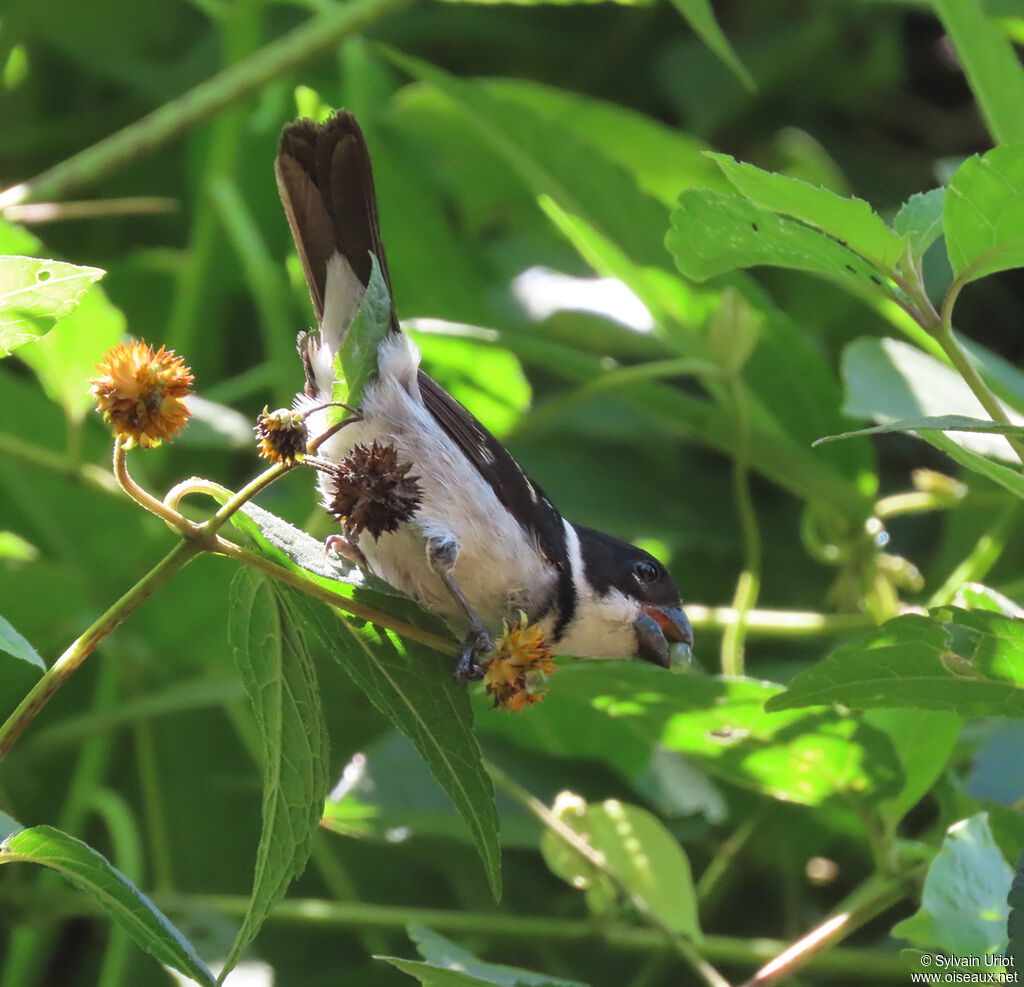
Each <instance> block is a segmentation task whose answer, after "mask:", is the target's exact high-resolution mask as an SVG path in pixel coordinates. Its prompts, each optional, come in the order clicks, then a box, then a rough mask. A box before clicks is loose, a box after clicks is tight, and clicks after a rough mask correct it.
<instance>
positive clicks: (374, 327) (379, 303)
mask: <svg viewBox="0 0 1024 987" xmlns="http://www.w3.org/2000/svg"><path fill="white" fill-rule="evenodd" d="M370 261H371V268H370V283H369V284H368V285H367V286H366V294H365V295H363V301H362V304H361V305H360V306H359V311H358V313H356V317H355V319H354V320H353V322H352V325H351V326H349V328H348V332H347V333H346V335H345V340H344V342H343V343H342V344H341V349H340V350H339V351H338V352H337V353H336V354H335V356H334V371H335V374H336V376H337V378H338V383H336V384H335V387H334V394H333V395H332V400H334V401H344V402H346V403H348V404H350V405H352V406H353V407H357V406H358V405H359V402H360V401H361V400H362V397H363V388H364V387H366V385H367V384H368V383H369V382H370V380H372V379H373V377H375V376H376V374H377V350H378V348H379V347H380V343H381V340H382V339H383V338H384V337H385V336H386V335H387V334H388V332H389V331H390V329H391V296H390V295H389V294H388V286H387V284H386V283H385V281H384V275H383V274H382V273H381V269H380V264H379V263H378V260H377V258H376V257H374V256H373V255H372V254H371V255H370ZM346 414H347V412H346V411H345V410H344V409H342V408H337V409H333V411H332V414H331V415H330V416H329V418H331V419H333V420H340V419H341V418H343V417H344V416H345V415H346Z"/></svg>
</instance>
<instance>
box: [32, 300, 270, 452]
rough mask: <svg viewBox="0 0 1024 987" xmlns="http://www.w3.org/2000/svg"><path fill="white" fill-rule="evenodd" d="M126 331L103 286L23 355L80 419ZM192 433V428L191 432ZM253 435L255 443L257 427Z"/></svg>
mask: <svg viewBox="0 0 1024 987" xmlns="http://www.w3.org/2000/svg"><path fill="white" fill-rule="evenodd" d="M126 331H127V322H126V320H125V317H124V314H123V313H122V312H121V310H120V309H119V308H117V307H116V306H114V305H112V304H111V302H110V299H109V298H107V295H106V292H104V290H103V288H102V286H100V287H96V288H93V289H92V291H90V292H89V293H88V294H87V295H85V297H84V298H83V299H82V301H81V304H79V306H78V307H77V308H76V309H75V310H74V311H73V312H72V313H71V314H70V315H69V316H68V317H67V318H66V319H62V320H61V322H60V324H59V325H58V326H57V327H56V328H55V329H54V330H53V331H52V332H49V333H47V334H46V335H45V336H41V337H40V338H39V339H37V340H35V342H33V343H32V345H31V346H25V347H23V348H22V349H21V350H19V352H18V356H19V357H20V358H21V359H22V360H23V361H24V362H25V363H27V364H28V365H29V366H30V367H31V368H32V369H33V370H34V371H35V374H36V376H37V377H38V378H39V382H40V383H41V384H42V385H43V390H44V391H45V392H46V395H47V397H49V398H50V399H51V400H53V401H56V402H57V403H58V404H59V405H60V406H61V407H62V408H63V409H64V411H65V413H66V414H67V416H68V418H69V419H70V420H71V421H73V422H80V421H81V420H82V419H83V418H84V417H85V414H86V412H87V411H89V409H90V408H91V407H92V405H93V398H92V395H91V394H90V393H89V378H90V377H94V376H95V374H96V364H97V363H98V362H99V361H100V359H102V357H103V355H104V353H106V352H107V350H109V349H111V348H112V347H113V346H115V345H116V344H117V343H118V342H120V340H121V338H122V337H123V336H124V334H125V332H126ZM190 432H191V429H188V430H186V432H185V434H186V435H187V434H189V433H190ZM249 440H250V443H251V441H252V430H251V429H250V430H249Z"/></svg>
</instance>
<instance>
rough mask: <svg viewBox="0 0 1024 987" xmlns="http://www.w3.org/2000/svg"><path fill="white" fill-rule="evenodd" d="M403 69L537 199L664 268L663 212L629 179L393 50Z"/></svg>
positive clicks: (588, 150)
mask: <svg viewBox="0 0 1024 987" xmlns="http://www.w3.org/2000/svg"><path fill="white" fill-rule="evenodd" d="M383 51H384V53H385V54H386V55H387V57H388V58H390V59H391V61H393V62H394V63H395V64H396V65H398V66H399V68H401V69H403V70H404V71H406V72H408V73H409V74H410V75H412V76H414V77H415V78H417V79H420V80H421V81H423V82H426V83H429V84H430V85H431V86H434V87H435V88H436V89H438V90H439V91H440V92H443V93H444V94H445V95H446V96H447V97H448V98H449V99H451V100H452V101H453V102H454V103H455V104H456V105H457V106H458V107H459V109H460V110H461V111H462V112H463V113H464V114H465V117H466V119H467V120H468V121H469V122H470V123H472V125H473V126H474V128H475V129H476V130H477V132H478V133H479V134H480V136H481V137H482V138H483V140H484V141H485V142H486V143H487V144H488V145H489V146H490V147H491V148H492V149H493V150H494V151H496V152H497V153H498V154H499V155H500V156H501V157H502V158H504V159H505V160H506V161H507V162H508V163H509V164H510V165H511V166H512V167H513V168H514V169H515V170H516V172H518V174H519V175H520V177H521V178H522V179H523V181H524V182H525V183H526V184H527V185H528V186H529V188H530V189H531V191H532V192H533V193H534V195H548V196H550V197H551V198H552V199H553V200H554V201H555V202H557V203H558V204H559V206H560V207H561V208H562V209H564V210H566V211H567V212H569V213H572V214H573V215H575V216H579V217H580V218H582V219H583V220H585V221H586V222H587V223H589V224H590V225H591V226H592V227H593V228H594V229H595V230H597V231H598V232H599V233H600V234H601V235H602V236H604V237H605V238H606V239H608V240H610V241H611V242H612V243H614V244H616V246H617V247H618V249H619V250H622V251H623V252H624V253H625V254H626V255H627V256H628V257H629V258H630V259H631V260H632V261H633V262H634V263H637V264H649V265H652V266H658V265H661V264H663V263H664V251H663V249H662V245H661V239H662V236H663V232H664V229H665V211H664V209H663V207H662V206H661V204H660V203H658V202H655V201H654V200H653V199H651V198H650V197H649V196H647V195H644V194H643V193H642V192H641V191H640V190H639V189H638V188H637V186H636V183H635V182H634V181H633V179H632V177H631V176H630V175H628V174H627V173H626V172H625V171H624V170H623V169H622V168H620V167H619V166H618V165H616V164H613V162H612V161H610V160H608V159H607V158H605V157H604V155H603V154H601V152H600V151H599V150H598V149H597V148H596V147H594V146H593V145H590V144H587V143H586V142H585V141H582V140H579V139H578V138H577V137H576V136H575V135H574V134H573V133H572V132H571V131H570V130H568V129H567V128H566V127H564V126H562V125H560V124H559V123H558V122H557V121H554V120H549V119H546V118H545V117H544V116H543V115H541V114H540V113H539V112H534V111H532V110H530V109H529V108H528V107H526V106H525V105H523V104H522V103H516V102H513V101H511V100H507V99H504V98H502V97H501V96H500V95H497V94H496V93H495V92H492V91H490V90H489V89H488V86H487V84H486V83H484V82H481V81H479V80H474V79H459V78H457V77H455V76H453V75H449V74H448V73H446V72H444V71H442V70H441V69H439V68H437V67H435V66H433V65H430V64H428V63H427V62H423V61H420V60H419V59H416V58H411V57H409V56H408V55H404V54H402V53H400V52H398V51H395V50H393V49H387V48H385V49H383Z"/></svg>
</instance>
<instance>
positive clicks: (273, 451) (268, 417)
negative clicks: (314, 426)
mask: <svg viewBox="0 0 1024 987" xmlns="http://www.w3.org/2000/svg"><path fill="white" fill-rule="evenodd" d="M253 431H254V432H255V433H256V448H257V450H258V451H259V454H260V456H261V457H262V458H263V459H269V460H270V461H271V462H272V463H287V464H288V465H289V466H294V465H295V464H296V463H298V462H301V461H302V458H303V457H304V456H305V454H306V444H307V442H308V441H309V432H308V430H307V428H306V418H305V415H303V414H302V413H301V412H298V411H291V410H289V409H288V408H278V409H277V411H268V410H267V409H266V408H264V409H263V412H262V414H260V416H259V417H258V418H257V419H256V425H255V427H254V428H253Z"/></svg>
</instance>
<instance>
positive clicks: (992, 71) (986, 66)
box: [935, 0, 1024, 144]
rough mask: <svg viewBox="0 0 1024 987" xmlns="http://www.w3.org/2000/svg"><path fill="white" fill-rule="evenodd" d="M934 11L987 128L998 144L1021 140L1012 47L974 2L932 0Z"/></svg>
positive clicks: (1020, 98)
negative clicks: (948, 39) (961, 67)
mask: <svg viewBox="0 0 1024 987" xmlns="http://www.w3.org/2000/svg"><path fill="white" fill-rule="evenodd" d="M935 12H936V13H937V14H938V15H939V18H940V19H941V21H942V26H943V27H944V28H945V29H946V31H947V32H948V34H949V36H950V38H951V39H952V41H953V44H954V45H955V46H956V54H957V58H958V60H959V62H960V64H961V65H962V66H963V69H964V72H965V74H966V75H967V81H968V82H969V83H970V84H971V90H972V91H973V93H974V97H975V99H977V101H978V105H979V106H980V107H981V112H982V115H983V116H984V118H985V123H986V124H987V125H988V129H989V132H990V133H991V134H992V136H993V137H994V138H995V139H996V141H998V142H999V143H1000V144H1011V143H1014V142H1016V141H1024V117H1022V116H1021V112H1020V108H1021V106H1024V69H1022V68H1021V65H1020V61H1019V60H1018V59H1017V53H1016V52H1015V51H1014V48H1013V45H1012V44H1010V42H1009V40H1008V39H1007V38H1006V36H1005V35H1004V34H1003V32H1002V30H1001V29H1000V28H999V25H998V24H996V23H995V22H994V21H993V20H992V19H991V18H990V17H989V16H988V14H987V13H986V12H985V9H984V7H983V5H982V4H980V3H978V2H977V0H935ZM1017 13H1018V14H1019V9H1017Z"/></svg>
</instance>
